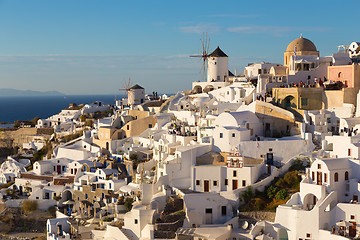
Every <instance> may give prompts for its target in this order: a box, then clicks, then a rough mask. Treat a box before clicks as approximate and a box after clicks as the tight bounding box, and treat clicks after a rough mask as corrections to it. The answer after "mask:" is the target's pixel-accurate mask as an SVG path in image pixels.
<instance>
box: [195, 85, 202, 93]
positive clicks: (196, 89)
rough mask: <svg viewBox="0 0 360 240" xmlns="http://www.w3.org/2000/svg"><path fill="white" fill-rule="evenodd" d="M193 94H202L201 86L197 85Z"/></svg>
mask: <svg viewBox="0 0 360 240" xmlns="http://www.w3.org/2000/svg"><path fill="white" fill-rule="evenodd" d="M193 93H202V88H201V86H199V85H196V86H195V87H194V89H193Z"/></svg>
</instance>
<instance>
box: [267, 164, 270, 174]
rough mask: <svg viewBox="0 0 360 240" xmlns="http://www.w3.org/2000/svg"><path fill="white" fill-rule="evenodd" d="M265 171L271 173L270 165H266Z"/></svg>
mask: <svg viewBox="0 0 360 240" xmlns="http://www.w3.org/2000/svg"><path fill="white" fill-rule="evenodd" d="M267 173H268V174H271V166H270V165H268V166H267Z"/></svg>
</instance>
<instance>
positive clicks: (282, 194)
mask: <svg viewBox="0 0 360 240" xmlns="http://www.w3.org/2000/svg"><path fill="white" fill-rule="evenodd" d="M287 196H288V192H287V191H286V189H282V190H280V191H278V192H277V193H276V195H275V198H276V199H282V200H284V199H286V198H287Z"/></svg>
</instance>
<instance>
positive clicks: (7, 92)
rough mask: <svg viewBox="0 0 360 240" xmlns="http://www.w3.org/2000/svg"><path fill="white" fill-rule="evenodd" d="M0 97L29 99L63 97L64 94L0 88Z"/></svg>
mask: <svg viewBox="0 0 360 240" xmlns="http://www.w3.org/2000/svg"><path fill="white" fill-rule="evenodd" d="M0 96H1V97H16V96H22V97H30V96H65V94H63V93H61V92H58V91H46V92H42V91H33V90H18V89H11V88H0Z"/></svg>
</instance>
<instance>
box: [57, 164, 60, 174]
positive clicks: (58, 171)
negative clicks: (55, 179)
mask: <svg viewBox="0 0 360 240" xmlns="http://www.w3.org/2000/svg"><path fill="white" fill-rule="evenodd" d="M56 169H57V173H58V174H61V166H60V165H57V168H56Z"/></svg>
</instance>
